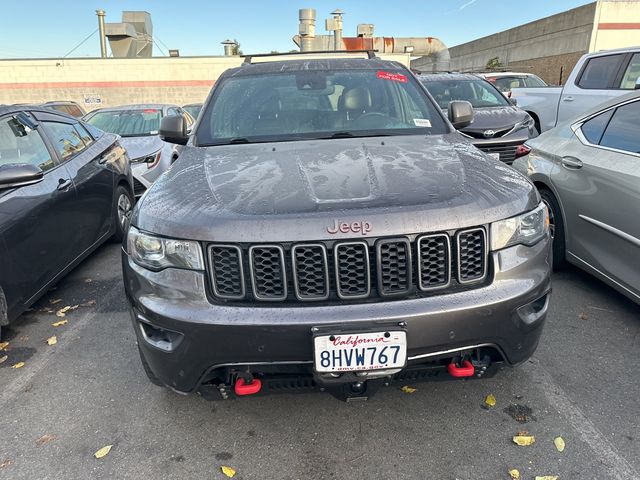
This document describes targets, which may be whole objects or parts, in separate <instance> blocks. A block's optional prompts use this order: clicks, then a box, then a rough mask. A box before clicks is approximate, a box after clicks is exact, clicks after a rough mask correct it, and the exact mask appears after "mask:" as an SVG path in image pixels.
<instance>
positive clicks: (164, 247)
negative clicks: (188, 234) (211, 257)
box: [127, 227, 204, 270]
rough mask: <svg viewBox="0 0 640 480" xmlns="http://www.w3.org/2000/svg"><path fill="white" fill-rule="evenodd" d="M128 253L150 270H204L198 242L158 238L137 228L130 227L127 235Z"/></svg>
mask: <svg viewBox="0 0 640 480" xmlns="http://www.w3.org/2000/svg"><path fill="white" fill-rule="evenodd" d="M127 253H128V254H129V255H131V257H132V258H133V261H134V262H136V263H137V264H138V265H140V266H141V267H144V268H148V269H149V270H162V269H164V268H170V267H173V268H185V269H188V270H204V261H203V259H202V250H201V249H200V245H199V244H198V242H193V241H190V240H175V239H172V238H162V237H156V236H154V235H149V234H147V233H142V232H141V231H140V230H138V229H137V228H135V227H130V228H129V233H128V234H127Z"/></svg>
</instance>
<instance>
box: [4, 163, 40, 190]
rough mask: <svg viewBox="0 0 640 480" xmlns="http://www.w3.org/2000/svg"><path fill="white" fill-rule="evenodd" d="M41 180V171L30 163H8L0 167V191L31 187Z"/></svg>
mask: <svg viewBox="0 0 640 480" xmlns="http://www.w3.org/2000/svg"><path fill="white" fill-rule="evenodd" d="M43 178H44V173H42V169H40V167H38V166H36V165H32V164H30V163H8V164H6V165H2V166H0V190H5V189H8V188H15V187H24V186H25V185H32V184H34V183H38V182H40V181H42V179H43Z"/></svg>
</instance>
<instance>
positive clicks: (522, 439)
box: [513, 435, 536, 447]
mask: <svg viewBox="0 0 640 480" xmlns="http://www.w3.org/2000/svg"><path fill="white" fill-rule="evenodd" d="M513 443H515V444H516V445H520V446H521V447H527V446H529V445H533V444H534V443H536V438H535V437H534V436H533V435H515V436H514V437H513Z"/></svg>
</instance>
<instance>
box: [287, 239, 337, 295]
mask: <svg viewBox="0 0 640 480" xmlns="http://www.w3.org/2000/svg"><path fill="white" fill-rule="evenodd" d="M293 269H294V278H295V282H296V293H297V295H298V297H300V298H301V299H304V300H307V299H308V300H312V299H316V300H320V299H324V298H327V297H328V295H329V289H328V285H327V283H328V276H329V272H328V271H327V257H326V252H325V249H324V247H323V246H322V245H298V246H296V247H295V248H294V250H293Z"/></svg>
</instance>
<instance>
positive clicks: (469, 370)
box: [447, 360, 475, 378]
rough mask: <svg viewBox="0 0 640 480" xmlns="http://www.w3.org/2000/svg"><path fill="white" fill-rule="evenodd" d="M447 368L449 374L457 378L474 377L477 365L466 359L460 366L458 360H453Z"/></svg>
mask: <svg viewBox="0 0 640 480" xmlns="http://www.w3.org/2000/svg"><path fill="white" fill-rule="evenodd" d="M447 370H448V372H449V375H451V376H452V377H456V378H464V377H473V375H474V374H475V367H474V366H473V364H472V363H471V362H470V361H469V360H464V361H463V362H462V363H461V365H460V366H458V364H456V362H451V363H450V364H449V365H448V366H447Z"/></svg>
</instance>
